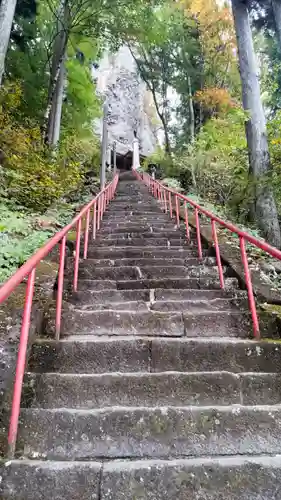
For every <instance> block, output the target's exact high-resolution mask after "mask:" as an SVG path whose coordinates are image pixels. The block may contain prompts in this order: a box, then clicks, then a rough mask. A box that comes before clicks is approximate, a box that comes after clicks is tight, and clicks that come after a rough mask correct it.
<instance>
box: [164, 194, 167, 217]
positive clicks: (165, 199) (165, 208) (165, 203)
mask: <svg viewBox="0 0 281 500" xmlns="http://www.w3.org/2000/svg"><path fill="white" fill-rule="evenodd" d="M164 212H165V213H167V196H166V189H165V188H164Z"/></svg>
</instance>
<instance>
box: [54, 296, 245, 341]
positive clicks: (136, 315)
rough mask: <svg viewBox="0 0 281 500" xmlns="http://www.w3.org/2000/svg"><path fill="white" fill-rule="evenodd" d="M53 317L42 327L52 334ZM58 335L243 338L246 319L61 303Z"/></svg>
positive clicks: (232, 314) (234, 314)
mask: <svg viewBox="0 0 281 500" xmlns="http://www.w3.org/2000/svg"><path fill="white" fill-rule="evenodd" d="M52 317H53V319H54V311H53V314H51V313H50V319H49V322H48V323H47V325H46V327H45V334H48V335H49V336H52V335H53V334H54V322H53V321H52V320H51V318H52ZM61 331H62V335H64V336H68V335H109V336H110V335H146V336H153V335H154V336H162V337H167V336H168V337H174V336H175V337H181V336H183V335H186V336H188V337H196V336H200V337H208V336H212V337H217V336H218V337H239V336H240V337H246V336H247V335H248V334H249V332H250V322H249V317H248V315H247V314H245V313H244V314H243V312H240V311H239V312H233V311H229V310H224V311H217V310H214V311H211V310H210V311H208V310H207V311H205V310H202V311H201V310H197V311H195V312H187V311H184V312H183V313H181V312H173V313H172V312H158V311H151V310H150V311H147V312H145V311H144V310H141V311H137V312H135V311H130V310H129V311H125V310H124V309H123V310H121V311H116V310H102V311H92V310H87V309H78V308H74V307H73V306H72V305H70V304H69V303H67V302H65V303H64V305H63V313H62V330H61Z"/></svg>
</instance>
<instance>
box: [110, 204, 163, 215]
mask: <svg viewBox="0 0 281 500" xmlns="http://www.w3.org/2000/svg"><path fill="white" fill-rule="evenodd" d="M117 212H122V213H123V212H125V213H126V212H133V213H142V214H146V213H155V214H157V213H160V214H161V212H162V210H161V208H160V205H158V204H157V202H155V203H145V202H141V203H122V202H120V203H116V204H114V205H111V206H109V208H107V213H108V215H109V216H110V215H111V214H116V213H117Z"/></svg>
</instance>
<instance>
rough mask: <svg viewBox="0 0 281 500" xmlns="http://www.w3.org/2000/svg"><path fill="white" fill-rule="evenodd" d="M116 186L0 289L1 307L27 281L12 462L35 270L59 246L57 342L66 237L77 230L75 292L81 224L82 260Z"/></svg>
mask: <svg viewBox="0 0 281 500" xmlns="http://www.w3.org/2000/svg"><path fill="white" fill-rule="evenodd" d="M117 183H118V174H117V175H116V176H115V177H114V179H113V181H112V182H111V183H110V184H108V185H107V186H106V187H105V188H104V189H103V190H102V191H101V192H100V193H99V194H98V195H97V196H96V197H95V198H94V199H93V200H92V201H91V202H90V203H88V204H87V205H86V206H85V207H84V208H83V209H82V210H81V212H80V213H79V214H78V215H77V216H76V217H75V218H74V219H73V221H72V222H71V223H70V224H68V225H67V226H65V227H64V228H63V229H62V230H61V231H59V232H58V233H56V234H55V236H53V238H51V239H50V240H49V241H48V242H47V243H46V244H45V245H44V246H43V247H42V248H40V250H38V251H37V252H36V253H35V254H34V255H33V256H32V257H31V258H30V259H29V260H28V261H27V262H26V263H25V264H24V265H23V266H22V267H21V268H20V269H19V270H18V271H17V272H16V273H15V274H14V275H13V276H12V277H11V278H10V279H9V280H8V281H6V283H4V285H3V286H2V287H1V288H0V304H1V303H2V302H4V301H5V300H6V299H7V298H8V297H9V296H10V295H11V293H12V292H13V291H14V290H15V289H16V287H17V286H18V285H19V284H20V283H22V281H23V280H24V279H25V278H26V277H27V278H28V280H27V286H26V295H25V304H24V310H23V319H22V325H21V334H20V341H19V349H18V357H17V364H16V375H15V383H14V393H13V401H12V410H11V417H10V426H9V434H8V453H9V457H10V458H12V457H13V456H14V453H15V447H16V440H17V432H18V421H19V414H20V403H21V394H22V383H23V377H24V371H25V366H26V353H27V345H28V336H29V329H30V319H31V309H32V300H33V293H34V284H35V275H36V267H37V266H38V264H39V263H40V261H41V260H42V259H44V258H45V257H46V256H47V255H48V254H49V253H50V252H51V250H53V248H54V247H55V246H56V245H58V244H59V245H60V259H59V272H58V287H57V298H56V340H59V338H60V331H61V313H62V297H63V284H64V265H65V247H66V240H67V234H68V233H69V231H71V230H72V229H73V228H74V227H75V228H76V245H75V257H74V277H73V290H74V291H76V290H77V285H78V271H79V261H80V245H81V235H82V221H83V220H85V231H84V249H83V258H84V259H86V258H87V255H88V245H89V236H90V234H89V230H90V221H91V217H92V226H93V227H92V238H93V239H95V238H96V232H97V230H98V229H99V228H100V223H101V220H102V218H103V214H104V212H105V210H106V207H107V205H108V204H109V202H110V201H111V200H112V199H113V197H114V194H115V191H116V187H117Z"/></svg>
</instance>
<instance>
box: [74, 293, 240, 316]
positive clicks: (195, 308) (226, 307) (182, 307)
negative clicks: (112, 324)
mask: <svg viewBox="0 0 281 500" xmlns="http://www.w3.org/2000/svg"><path fill="white" fill-rule="evenodd" d="M149 295H151V296H150V297H148V300H145V298H144V299H140V300H127V301H125V300H121V301H119V302H112V301H110V300H109V301H108V302H93V301H91V302H88V303H85V302H83V303H81V302H77V301H76V302H75V300H71V298H70V300H68V301H67V302H69V303H70V304H74V305H77V304H79V305H78V306H77V309H80V310H83V311H84V310H91V311H105V310H106V311H132V312H140V311H144V312H147V311H159V312H168V311H170V312H179V311H181V312H187V313H192V314H196V313H198V312H199V313H200V312H201V311H204V312H206V311H224V312H225V311H229V312H241V311H243V310H244V311H245V313H246V314H248V308H247V302H245V301H243V300H238V299H213V300H210V301H208V300H170V301H158V302H150V300H149V299H151V300H153V294H149Z"/></svg>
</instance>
